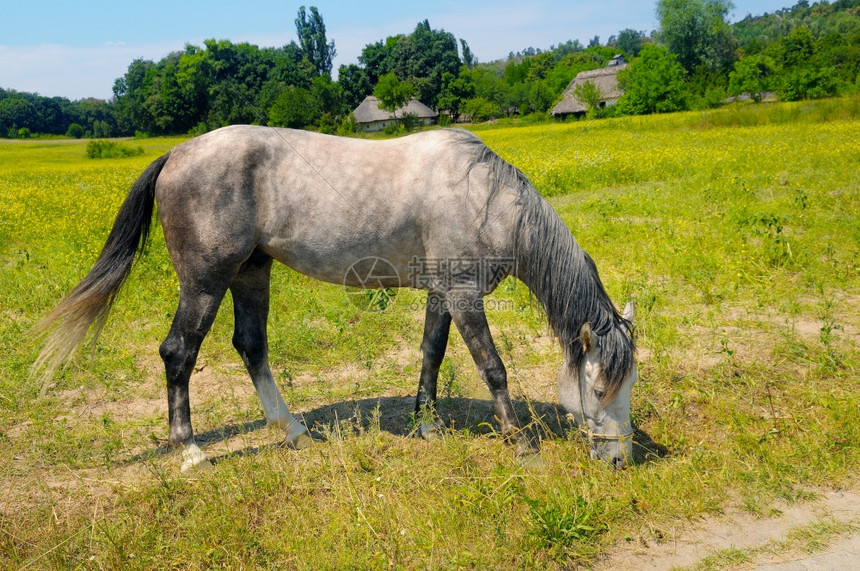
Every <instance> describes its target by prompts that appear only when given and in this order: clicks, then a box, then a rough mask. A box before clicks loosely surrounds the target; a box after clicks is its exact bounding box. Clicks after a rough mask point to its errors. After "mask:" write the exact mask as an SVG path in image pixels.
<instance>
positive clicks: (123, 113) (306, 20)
mask: <svg viewBox="0 0 860 571" xmlns="http://www.w3.org/2000/svg"><path fill="white" fill-rule="evenodd" d="M733 8H734V6H733V4H732V3H731V2H730V1H729V0H657V2H656V12H657V17H658V20H659V22H660V26H659V29H658V30H655V31H652V32H650V33H647V32H645V31H637V30H633V29H629V28H628V29H624V30H621V31H619V33H618V34H616V35H613V36H612V37H610V38H609V39H608V40H607V41H606V42H605V43H604V42H601V41H600V38H599V37H597V36H595V37H593V38H591V39H590V40H589V42H588V45H583V44H581V43H580V42H579V41H578V40H569V41H567V42H565V43H562V44H559V45H556V46H551V47H550V48H549V49H547V50H541V49H535V48H532V47H529V48H526V49H524V50H521V51H518V52H511V53H510V54H509V56H508V58H507V59H506V60H500V61H495V62H489V63H480V62H478V61H477V59H476V58H475V57H474V54H473V53H472V51H471V49H470V48H469V45H468V43H467V42H466V41H465V40H463V39H459V40H458V39H457V38H455V37H454V36H453V35H452V34H450V33H449V32H446V31H445V30H438V29H433V28H432V27H431V26H430V23H429V22H428V21H427V20H424V21H423V22H419V23H418V24H417V26H416V27H415V29H414V30H413V31H412V32H411V33H408V34H400V35H396V36H391V37H388V38H385V39H384V40H379V41H376V42H374V43H370V44H367V45H366V46H365V47H364V49H363V50H362V52H361V54H360V55H359V57H358V61H357V62H356V63H353V64H348V65H341V66H340V67H339V69H338V73H337V80H333V79H332V71H333V70H332V60H333V58H334V56H335V55H336V53H337V52H336V47H335V42H334V41H333V40H330V39H329V38H328V37H327V35H326V29H325V23H324V21H323V17H322V15H321V14H320V12H319V11H318V10H317V8H315V7H310V8H309V9H306V8H305V7H301V8H300V9H299V11H298V14H297V17H296V20H295V25H296V33H297V38H298V40H297V41H293V42H291V43H290V44H288V45H286V46H283V47H278V48H265V47H258V46H255V45H252V44H248V43H240V44H234V43H232V42H230V41H227V40H220V41H216V40H214V39H213V40H207V41H205V42H204V44H203V46H194V45H190V44H188V45H186V46H185V48H184V49H183V50H182V51H177V52H173V53H170V54H168V55H167V56H165V57H164V58H162V59H161V60H159V61H158V62H154V61H151V60H145V59H138V60H134V61H133V62H131V64H130V65H129V67H128V70H127V71H126V73H125V75H124V76H123V77H121V78H118V79H117V80H116V82H115V83H114V86H113V97H112V98H111V100H110V101H103V100H98V99H84V100H80V101H74V102H73V101H69V100H68V99H66V98H63V97H52V98H49V97H42V96H39V95H36V94H30V93H19V92H16V91H14V90H9V89H0V136H4V137H22V136H28V135H29V134H30V133H47V134H65V135H68V136H72V137H84V136H86V137H108V136H129V135H135V134H146V135H164V134H178V133H192V134H197V133H202V132H205V131H208V130H211V129H214V128H217V127H220V126H223V125H229V124H235V123H257V124H269V125H276V126H288V127H295V128H311V129H316V130H319V131H323V132H330V133H333V132H341V133H343V132H348V131H352V130H354V129H355V122H354V118H353V117H352V116H351V111H352V110H353V109H354V108H355V107H356V106H357V105H358V104H359V103H360V102H361V101H362V100H363V99H364V98H365V97H366V96H367V95H369V94H372V93H376V94H377V95H378V96H380V99H381V100H382V101H387V102H388V105H389V106H390V105H392V103H391V102H392V101H393V102H395V103H396V102H397V101H398V100H400V99H402V98H403V97H409V96H414V97H416V98H417V99H419V100H421V101H422V102H423V103H425V104H427V105H428V106H430V107H432V108H435V109H438V110H439V111H440V114H441V117H442V118H443V121H456V120H458V119H461V118H463V117H467V118H469V119H471V120H473V121H483V120H486V119H488V118H491V117H502V116H511V115H520V116H523V115H529V114H536V116H538V117H545V116H546V114H547V112H548V111H549V110H550V109H551V108H552V106H553V105H554V104H555V103H556V102H557V101H558V100H559V98H560V96H561V94H562V92H563V91H564V89H565V88H566V87H567V85H568V84H569V83H570V81H571V79H572V78H573V77H574V76H575V75H576V74H577V73H579V72H581V71H586V70H590V69H595V68H599V67H603V66H605V65H606V63H607V62H608V60H609V59H610V58H612V57H613V56H615V55H617V54H621V55H623V56H625V58H626V59H627V60H628V61H629V62H630V66H629V67H628V68H627V69H626V70H625V71H623V72H622V73H621V74H620V75H619V81H620V83H621V86H622V88H623V89H624V95H623V96H622V97H621V98H620V100H619V101H618V104H617V105H615V106H612V107H611V108H609V109H603V110H600V112H601V114H603V115H613V114H642V113H654V112H670V111H678V110H684V109H699V108H705V107H712V106H715V105H718V104H719V103H720V102H721V101H723V100H724V99H725V98H726V97H727V96H730V95H739V94H746V93H748V94H751V96H752V98H753V99H756V100H759V99H761V98H762V97H763V96H764V95H765V94H767V93H769V92H774V93H776V94H777V95H778V96H779V97H780V98H781V99H784V100H796V99H804V98H814V97H827V96H834V95H841V94H850V93H856V92H857V91H860V77H858V71H860V69H858V68H860V0H838V1H835V2H832V3H830V2H826V1H821V2H816V3H813V4H811V3H810V2H808V1H805V0H801V1H799V2H797V3H796V4H795V5H794V6H792V7H790V8H785V9H782V10H779V11H777V12H774V13H772V14H764V15H762V16H757V17H753V16H747V17H746V18H744V19H742V20H740V21H738V22H736V23H735V24H731V25H730V24H728V22H727V17H728V14H729V13H730V12H731V11H732V9H733ZM395 95H396V96H395ZM583 97H584V99H586V100H589V101H591V102H592V107H593V108H592V110H591V113H592V114H595V113H596V112H597V110H598V106H597V101H598V100H599V93H583Z"/></svg>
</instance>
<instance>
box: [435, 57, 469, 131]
mask: <svg viewBox="0 0 860 571" xmlns="http://www.w3.org/2000/svg"><path fill="white" fill-rule="evenodd" d="M465 69H466V73H461V74H460V75H459V76H457V77H455V76H454V74H452V73H449V72H445V73H444V74H443V75H442V92H441V93H440V94H439V110H440V111H448V113H450V114H451V117H452V118H453V120H454V121H457V119H458V118H459V117H460V113H461V112H462V109H463V107H464V106H465V105H466V102H467V101H468V100H469V99H471V98H472V97H474V96H475V85H474V84H473V83H472V81H471V77H470V75H469V74H468V68H465Z"/></svg>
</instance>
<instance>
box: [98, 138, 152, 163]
mask: <svg viewBox="0 0 860 571" xmlns="http://www.w3.org/2000/svg"><path fill="white" fill-rule="evenodd" d="M142 154H143V147H135V148H133V149H132V148H129V147H126V146H124V145H121V144H119V143H117V142H116V141H104V140H101V139H95V140H92V141H90V142H89V143H87V157H89V158H91V159H113V158H118V157H135V156H137V155H142Z"/></svg>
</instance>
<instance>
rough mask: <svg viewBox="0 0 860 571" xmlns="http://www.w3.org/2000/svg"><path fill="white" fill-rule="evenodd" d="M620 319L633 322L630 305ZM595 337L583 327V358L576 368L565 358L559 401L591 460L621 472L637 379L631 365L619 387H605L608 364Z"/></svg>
mask: <svg viewBox="0 0 860 571" xmlns="http://www.w3.org/2000/svg"><path fill="white" fill-rule="evenodd" d="M623 317H624V319H626V320H628V321H629V322H632V321H633V304H632V303H628V304H627V306H626V307H625V308H624V315H623ZM625 334H626V332H625ZM595 337H596V336H595V334H594V333H592V331H591V325H590V324H589V323H586V324H585V325H583V326H582V329H581V330H580V342H581V344H582V350H583V351H584V357H583V358H582V359H580V360H579V363H578V364H574V363H573V362H572V361H570V360H568V359H567V358H565V362H564V364H563V365H562V368H561V371H560V372H559V376H558V390H559V397H560V401H561V404H562V406H563V407H564V408H565V410H567V412H568V413H570V414H571V415H573V418H574V420H575V421H576V423H577V424H578V425H579V426H580V427H581V428H583V429H585V430H586V431H587V432H588V438H589V443H590V444H591V457H592V458H595V459H597V458H601V459H603V460H604V461H606V462H608V463H609V464H610V465H612V466H613V467H616V468H622V467H624V466H626V465H627V464H629V463H630V462H631V461H632V460H633V426H632V425H631V423H630V396H631V393H632V391H633V385H634V383H636V379H637V378H638V375H637V373H636V365H635V364H631V366H630V367H629V372H627V374H626V377H625V378H623V379H620V381H621V382H620V384H616V385H615V386H608V384H607V378H606V374H605V371H606V368H607V363H606V362H604V358H605V356H604V354H603V352H601V351H600V348H599V346H598V340H597V339H596V338H595ZM613 389H614V390H613Z"/></svg>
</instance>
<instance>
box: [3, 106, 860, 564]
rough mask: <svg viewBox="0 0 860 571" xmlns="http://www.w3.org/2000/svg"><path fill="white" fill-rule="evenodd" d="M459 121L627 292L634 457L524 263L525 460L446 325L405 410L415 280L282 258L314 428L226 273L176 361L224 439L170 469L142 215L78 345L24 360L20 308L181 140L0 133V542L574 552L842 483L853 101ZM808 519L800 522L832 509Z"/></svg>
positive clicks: (854, 210) (222, 560) (584, 560)
mask: <svg viewBox="0 0 860 571" xmlns="http://www.w3.org/2000/svg"><path fill="white" fill-rule="evenodd" d="M475 131H476V133H477V134H478V135H479V136H480V137H481V138H482V139H483V140H484V141H485V142H486V143H487V144H488V145H489V146H490V147H491V148H492V149H494V150H495V151H496V152H497V153H499V154H500V155H501V156H502V157H503V158H505V159H507V160H508V161H509V162H511V163H513V164H514V165H516V166H518V167H519V168H520V169H522V170H523V172H524V173H525V174H526V175H527V176H528V177H529V178H530V179H531V180H532V181H533V182H534V184H535V186H536V187H537V188H538V190H539V191H540V192H541V193H542V194H544V195H545V196H547V197H548V200H549V201H550V203H551V204H552V205H553V206H554V207H555V209H556V210H557V211H558V212H559V213H560V215H561V216H562V218H563V219H564V220H565V222H566V223H567V224H568V226H569V227H570V229H571V231H572V232H573V234H574V236H576V238H577V240H578V241H579V243H580V244H581V245H582V247H583V248H584V249H585V250H586V251H588V252H589V253H590V254H591V256H592V257H593V258H594V260H595V261H596V263H597V266H598V268H599V270H600V273H601V277H602V279H603V282H604V284H605V286H606V288H607V291H608V292H609V294H610V296H611V297H612V299H613V300H614V301H615V302H616V304H617V305H618V306H619V307H620V306H622V305H623V304H624V302H625V301H627V300H633V301H635V303H636V307H637V318H636V338H637V343H638V361H639V379H640V380H639V382H638V384H637V385H636V387H635V388H634V391H633V405H632V416H633V421H634V425H635V427H636V436H635V442H636V444H635V446H634V447H635V454H636V460H637V462H636V464H635V465H633V466H632V467H630V468H629V469H627V470H623V471H612V470H610V469H608V468H607V467H606V466H603V465H601V464H598V463H595V462H593V461H591V460H590V459H589V457H588V445H587V443H586V442H585V440H584V439H583V437H582V435H581V434H579V433H578V431H577V430H576V428H575V427H573V426H572V425H571V424H570V422H569V421H568V420H567V419H566V418H565V416H564V414H563V411H562V410H561V409H560V408H559V407H558V406H557V402H558V399H557V395H556V387H555V380H556V374H557V370H558V367H559V366H560V364H561V354H560V350H559V349H558V347H557V346H556V342H555V341H554V339H552V337H551V335H550V333H549V331H548V329H547V327H546V325H545V322H544V318H543V315H542V314H541V310H540V309H539V306H537V305H536V304H535V303H533V302H532V300H531V298H530V296H529V293H528V291H527V290H526V288H525V287H524V286H523V285H522V284H521V283H517V282H515V281H513V280H507V281H505V282H504V283H503V284H502V285H501V286H500V287H499V289H498V290H497V292H495V293H494V294H493V298H492V299H493V300H495V304H494V305H493V306H492V309H491V311H489V312H488V317H489V320H490V324H491V327H492V329H493V335H494V337H495V339H496V343H497V345H498V347H499V351H500V353H501V354H502V357H503V359H504V360H505V363H506V365H507V367H508V372H509V384H510V388H511V393H512V396H513V397H514V399H515V401H516V408H517V410H518V414H519V416H520V420H521V422H523V423H524V424H529V426H530V430H532V431H533V433H534V434H536V435H537V436H538V437H539V438H540V439H541V441H542V458H543V461H544V462H543V466H542V467H537V468H536V467H528V466H523V465H520V464H519V463H518V462H517V461H516V459H515V457H514V451H513V450H512V449H511V447H509V446H507V445H506V444H505V443H504V442H503V440H502V439H501V438H500V437H499V435H498V434H497V433H496V431H495V426H496V425H495V424H494V422H493V418H492V407H491V405H490V403H489V394H488V391H487V389H486V387H485V386H483V384H482V382H481V381H480V379H479V378H478V375H477V373H476V371H475V367H474V365H473V363H472V361H471V358H470V357H469V355H468V352H467V350H466V349H465V347H464V345H463V343H462V340H461V339H460V338H459V335H458V334H457V333H456V332H453V331H452V338H451V345H450V347H449V351H448V356H446V358H445V361H444V363H443V365H442V370H441V375H440V397H441V398H440V403H439V412H440V413H441V415H442V417H443V418H444V419H445V420H446V423H447V425H448V427H449V430H448V431H447V433H446V434H445V435H444V436H443V437H441V438H439V439H436V440H433V441H424V440H421V439H418V438H415V437H414V434H413V427H414V424H415V419H414V418H413V417H412V415H411V413H412V409H413V402H414V401H413V399H414V392H415V389H416V387H417V380H418V373H419V371H420V359H421V355H420V351H419V344H420V339H421V333H422V322H423V305H422V299H423V297H422V294H420V293H419V292H412V291H406V290H404V291H400V292H399V293H398V294H397V295H396V296H395V297H394V298H393V299H392V300H390V303H388V304H387V306H386V307H385V309H384V310H382V311H367V310H365V309H362V308H360V307H358V305H357V304H356V303H354V301H355V300H354V299H353V298H350V296H348V295H346V294H345V292H344V291H343V288H341V287H338V286H334V285H327V284H321V283H319V282H314V281H312V280H310V279H308V278H306V277H304V276H302V275H300V274H297V273H295V272H292V271H291V270H288V269H286V268H283V267H277V268H276V270H275V272H274V275H273V287H272V312H271V314H270V318H269V332H270V354H271V361H272V368H273V371H274V373H275V377H276V379H277V381H278V384H279V386H280V387H281V390H282V392H283V394H284V398H285V399H286V400H287V402H288V403H289V404H290V406H291V408H292V409H293V410H294V411H298V412H301V413H302V414H303V416H304V418H305V420H306V422H307V423H308V425H309V426H313V427H314V429H315V435H316V437H317V439H318V440H319V442H317V443H316V445H314V446H312V447H310V448H309V449H306V450H302V451H293V450H289V449H287V448H285V447H283V446H282V445H281V440H282V435H280V434H278V432H277V431H276V430H274V429H270V428H267V427H265V423H264V421H263V416H262V411H261V409H260V406H259V403H258V401H257V398H256V395H255V393H254V391H253V387H252V386H251V383H250V380H249V379H248V377H247V376H246V373H245V371H244V368H243V366H242V363H241V360H240V359H239V357H238V355H236V353H235V351H234V350H233V348H232V346H231V343H230V337H231V334H232V311H231V303H230V300H229V298H228V299H226V300H225V302H224V304H223V305H222V309H221V312H220V314H219V317H218V319H217V321H216V323H215V325H214V327H213V330H212V332H211V333H210V335H209V337H208V338H207V339H206V341H205V343H204V345H203V348H202V350H201V354H200V359H199V362H198V366H197V368H196V372H195V374H194V375H193V376H192V381H191V405H192V422H194V427H195V430H196V432H197V434H198V440H199V441H200V442H201V444H202V447H203V449H204V450H205V451H206V453H207V455H208V456H209V457H210V458H213V459H214V463H213V466H212V467H211V468H210V469H207V470H200V471H197V472H194V473H192V474H191V475H188V476H183V475H181V474H180V473H179V470H178V467H179V463H180V462H179V460H178V458H177V457H176V455H175V453H173V452H171V451H169V450H168V449H167V448H166V438H167V420H166V418H167V408H166V398H165V394H164V380H163V371H162V368H161V361H160V359H159V358H158V345H159V344H160V342H161V341H162V339H163V338H164V336H165V335H166V333H167V330H168V328H169V325H170V319H171V317H172V315H173V312H174V311H175V304H176V302H177V299H178V292H177V288H178V284H177V280H176V277H175V275H174V273H173V270H172V267H171V265H170V261H169V259H168V256H167V253H166V250H165V248H164V244H163V237H162V235H161V233H160V230H159V229H158V227H157V226H156V227H155V229H154V231H153V237H152V239H151V243H150V246H149V249H148V252H147V254H146V256H145V257H143V258H142V259H141V260H140V261H139V263H138V264H137V265H136V266H135V269H134V270H133V273H132V275H131V277H130V279H129V281H128V284H127V285H126V287H125V289H124V292H123V294H122V295H121V297H120V299H119V301H118V302H117V304H116V306H115V308H114V310H113V313H112V316H111V318H110V320H109V322H108V325H107V327H106V328H105V330H104V331H103V333H102V336H101V338H100V339H99V341H98V343H97V344H96V345H95V346H93V347H91V348H89V349H85V350H82V351H81V352H80V354H79V356H78V357H77V358H76V360H75V362H74V363H73V364H72V365H71V366H70V367H69V368H67V369H66V370H65V371H64V372H63V373H61V374H60V375H59V376H57V377H56V378H55V379H53V380H52V381H50V382H46V383H37V382H34V381H32V380H30V379H29V378H28V369H29V366H30V364H31V363H32V361H33V359H34V358H35V355H36V354H37V352H38V349H39V347H38V343H37V341H36V340H34V339H33V337H32V336H31V334H30V330H31V329H32V327H33V326H34V325H35V324H36V323H37V322H38V321H39V319H40V318H41V317H43V316H44V315H45V314H46V313H47V312H48V311H49V310H50V309H51V308H52V307H53V306H54V305H55V304H56V303H57V301H58V300H59V299H60V298H61V297H62V296H63V295H64V294H65V293H66V292H67V291H68V290H69V289H70V288H71V287H73V286H74V284H76V283H77V282H78V281H79V280H80V278H81V277H82V276H83V275H84V274H85V273H86V271H87V270H88V269H89V267H90V266H91V264H92V263H93V261H94V260H95V258H96V257H97V255H98V252H99V251H100V248H101V246H102V244H103V242H104V239H105V237H106V235H107V232H108V231H109V229H110V226H111V224H112V222H113V218H114V216H115V214H116V211H117V209H118V207H119V204H120V203H121V202H122V200H123V198H124V196H125V193H126V192H127V189H128V188H129V187H130V185H131V183H132V182H133V181H134V180H135V178H136V177H137V176H139V174H140V173H141V172H142V171H143V169H144V168H145V166H146V165H147V164H149V162H151V161H152V160H154V159H155V158H156V157H158V156H159V155H160V154H161V153H163V152H165V151H166V150H168V149H169V148H171V147H172V146H173V145H175V144H177V143H178V142H180V141H181V139H145V140H139V141H132V142H129V143H128V144H129V145H131V146H133V147H135V149H136V148H137V147H138V146H139V147H141V148H142V150H143V154H142V155H131V156H126V157H122V156H120V157H117V158H105V159H90V158H87V153H86V148H85V147H86V145H85V143H81V142H77V141H44V140H40V141H34V142H15V143H11V142H9V143H6V142H4V143H0V269H2V270H0V445H2V448H3V454H2V455H0V567H3V568H36V569H39V568H44V569H55V568H82V569H90V568H92V569H113V568H123V569H126V568H131V569H168V568H183V569H187V568H191V569H204V568H205V569H209V568H281V569H286V568H290V569H335V568H337V569H341V568H353V569H368V568H369V569H378V568H403V569H422V568H423V569H436V568H496V569H520V568H527V569H533V568H549V569H554V568H570V567H573V566H576V565H586V566H589V565H598V564H600V562H601V560H602V558H603V557H605V556H606V555H607V554H608V553H611V552H613V551H615V550H629V549H633V548H634V547H637V546H643V545H645V546H647V545H649V544H650V545H655V544H660V543H665V542H670V541H673V539H674V538H677V537H680V536H682V535H683V533H684V530H685V528H686V527H687V526H688V525H689V524H690V522H693V521H695V520H696V519H697V518H699V517H701V516H702V515H705V514H719V513H721V512H724V511H726V510H728V509H739V510H741V511H743V512H746V513H749V514H752V515H754V516H766V515H771V514H773V513H775V512H776V510H778V506H780V505H785V504H796V503H802V502H806V501H809V500H811V499H813V498H815V497H816V495H818V494H821V493H823V492H825V491H828V490H833V489H856V488H857V487H858V482H860V480H858V477H857V474H858V468H860V422H858V419H860V375H858V367H860V348H858V343H860V219H858V218H859V217H860V179H858V176H857V173H858V172H860V100H858V99H843V100H832V101H822V102H816V103H797V104H771V105H759V106H748V107H733V108H727V109H721V110H716V111H710V112H707V113H684V114H674V115H666V116H651V117H635V118H620V119H613V120H605V121H593V122H585V121H581V122H573V123H564V124H538V125H525V126H518V125H496V126H485V127H478V128H476V129H475ZM824 523H827V522H822V526H821V527H819V528H816V529H817V533H816V535H817V537H816V541H817V542H818V543H817V545H823V544H826V543H827V541H828V540H829V538H831V537H835V536H836V535H838V534H839V533H842V532H844V531H846V527H845V526H842V527H840V526H833V525H831V526H826V525H823V524H824ZM857 526H860V521H856V520H855V522H854V523H852V524H850V525H849V526H848V528H851V529H857ZM753 556H754V554H751V553H743V552H738V553H733V554H732V557H731V558H730V559H719V558H714V559H713V560H711V562H710V563H708V564H707V565H705V567H707V568H720V567H721V566H723V567H725V566H728V567H731V566H732V565H738V564H744V563H745V562H749V561H752V560H753V558H754V557H753ZM720 561H722V563H720Z"/></svg>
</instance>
